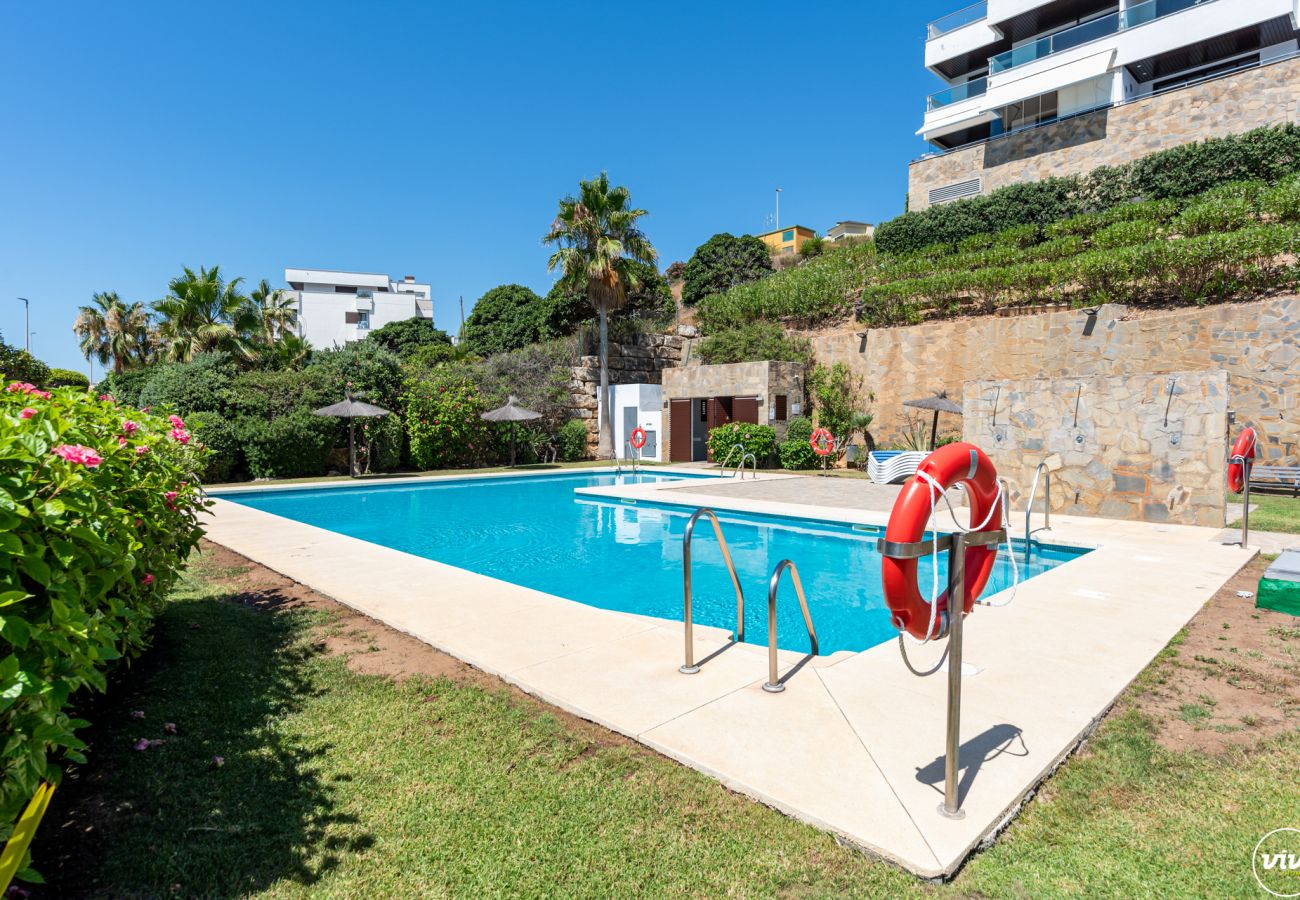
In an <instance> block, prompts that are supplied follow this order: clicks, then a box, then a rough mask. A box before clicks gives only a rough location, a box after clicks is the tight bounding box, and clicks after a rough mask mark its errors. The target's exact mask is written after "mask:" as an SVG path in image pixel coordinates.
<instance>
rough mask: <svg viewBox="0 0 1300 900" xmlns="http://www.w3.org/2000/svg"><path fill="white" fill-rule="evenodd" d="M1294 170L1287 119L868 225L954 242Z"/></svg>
mask: <svg viewBox="0 0 1300 900" xmlns="http://www.w3.org/2000/svg"><path fill="white" fill-rule="evenodd" d="M1297 172H1300V126H1297V125H1294V124H1291V123H1287V124H1283V125H1278V126H1270V127H1266V128H1257V129H1255V130H1254V131H1248V132H1245V133H1244V134H1236V135H1227V136H1225V137H1219V138H1209V139H1207V140H1204V141H1199V142H1195V143H1191V144H1183V145H1181V146H1178V147H1173V148H1170V149H1168V150H1161V151H1159V152H1157V153H1152V154H1150V155H1148V156H1144V157H1142V158H1140V159H1137V160H1134V161H1133V162H1131V163H1126V164H1124V165H1121V166H1103V167H1101V168H1098V169H1094V170H1093V171H1092V172H1089V173H1088V174H1086V175H1082V176H1070V177H1063V178H1049V179H1045V180H1043V181H1035V182H1029V183H1026V184H1014V185H1009V186H1007V187H1004V188H999V189H997V190H995V191H993V192H992V193H990V194H988V195H986V196H983V197H972V198H969V199H966V200H957V201H954V202H952V203H945V204H942V205H940V206H932V207H930V208H929V209H926V210H922V211H920V212H907V213H903V215H901V216H898V217H897V218H894V219H890V220H889V221H888V222H882V223H881V224H880V225H879V226H877V227H876V232H875V241H876V246H877V247H878V248H879V249H880V250H881V251H883V252H887V253H910V252H915V251H917V250H920V249H921V248H923V247H925V246H927V245H930V244H935V243H943V244H947V245H949V246H957V245H958V244H959V243H960V242H961V241H963V240H964V239H966V238H968V237H970V236H972V235H976V234H993V233H996V232H999V231H1003V230H1004V229H1008V228H1011V227H1013V226H1025V225H1033V226H1040V227H1041V226H1045V225H1047V224H1048V223H1051V222H1055V221H1059V220H1062V219H1068V218H1070V217H1072V216H1076V215H1078V214H1080V213H1085V212H1087V213H1099V212H1103V211H1106V210H1109V209H1110V208H1112V207H1114V206H1118V205H1120V204H1127V203H1129V202H1130V201H1133V200H1139V199H1140V200H1157V201H1159V200H1168V199H1173V200H1183V199H1186V198H1189V197H1193V196H1196V195H1198V194H1202V193H1204V192H1205V191H1207V190H1209V189H1210V188H1212V187H1215V186H1216V185H1219V184H1223V183H1225V182H1240V181H1265V182H1268V183H1274V182H1277V181H1279V180H1281V179H1283V178H1286V177H1287V176H1289V175H1292V174H1295V173H1297Z"/></svg>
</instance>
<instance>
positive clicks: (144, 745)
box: [131, 738, 149, 751]
mask: <svg viewBox="0 0 1300 900" xmlns="http://www.w3.org/2000/svg"><path fill="white" fill-rule="evenodd" d="M131 749H132V750H135V751H140V750H148V749H149V739H148V738H140V740H138V741H136V742H135V743H134V744H132V745H131Z"/></svg>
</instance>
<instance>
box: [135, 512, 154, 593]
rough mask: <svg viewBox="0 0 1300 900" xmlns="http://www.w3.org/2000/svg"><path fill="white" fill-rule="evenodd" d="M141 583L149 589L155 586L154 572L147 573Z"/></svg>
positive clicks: (137, 520)
mask: <svg viewBox="0 0 1300 900" xmlns="http://www.w3.org/2000/svg"><path fill="white" fill-rule="evenodd" d="M139 521H140V520H139V519H136V522H137V523H138V522H139ZM140 583H141V584H143V585H144V586H145V587H148V586H149V585H151V584H153V572H145V573H144V577H143V578H141V579H140Z"/></svg>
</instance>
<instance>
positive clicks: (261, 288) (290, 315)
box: [248, 278, 298, 347]
mask: <svg viewBox="0 0 1300 900" xmlns="http://www.w3.org/2000/svg"><path fill="white" fill-rule="evenodd" d="M248 302H249V304H250V305H251V306H252V311H253V312H254V313H255V314H256V315H257V319H258V322H259V331H260V332H261V333H260V335H259V339H258V343H260V344H262V346H264V347H273V346H275V344H276V343H277V342H278V341H280V340H282V339H284V338H286V337H289V336H293V335H294V332H295V331H296V329H297V328H298V309H297V307H296V306H295V302H296V301H295V300H294V298H293V297H292V296H290V294H289V292H288V291H282V290H280V289H279V288H272V287H271V285H270V283H269V282H267V280H266V279H265V278H263V279H262V280H261V282H259V283H258V285H257V287H256V288H254V289H253V291H252V292H251V293H250V294H249V295H248Z"/></svg>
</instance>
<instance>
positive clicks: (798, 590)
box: [763, 559, 817, 694]
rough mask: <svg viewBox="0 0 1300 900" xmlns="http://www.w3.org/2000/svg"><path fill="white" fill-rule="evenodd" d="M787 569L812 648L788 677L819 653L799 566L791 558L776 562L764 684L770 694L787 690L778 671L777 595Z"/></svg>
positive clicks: (770, 589)
mask: <svg viewBox="0 0 1300 900" xmlns="http://www.w3.org/2000/svg"><path fill="white" fill-rule="evenodd" d="M787 569H788V570H789V571H790V580H791V581H792V582H793V583H794V593H795V596H796V597H798V598H799V609H800V611H801V612H802V613H803V623H804V625H806V626H807V628H808V640H809V642H810V643H811V644H812V648H811V649H810V650H809V651H808V656H807V657H806V658H805V659H804V660H803V661H801V662H799V663H796V664H795V666H794V668H792V669H791V670H790V672H789V673H788V674H787V675H786V678H789V677H790V675H793V674H794V673H795V672H796V671H797V670H798V669H799V668H800V667H801V666H802V665H803V664H804V663H805V662H807V661H808V660H809V659H812V658H813V657H814V656H816V655H817V632H816V631H815V630H814V629H813V622H812V614H811V613H809V612H808V598H807V597H806V596H805V595H804V592H803V582H802V581H801V580H800V579H799V567H798V566H796V565H795V564H794V563H793V562H791V561H790V560H788V559H783V560H781V561H780V562H779V563H777V564H776V568H775V569H773V570H772V578H771V579H770V580H769V581H768V583H767V682H766V683H765V684H764V685H763V690H765V691H767V692H768V693H769V694H779V693H781V692H782V691H784V690H785V682H784V681H782V680H781V678H780V677H779V676H778V675H777V671H776V595H777V592H778V591H779V590H780V589H781V576H782V575H784V574H785V572H786V570H787Z"/></svg>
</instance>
